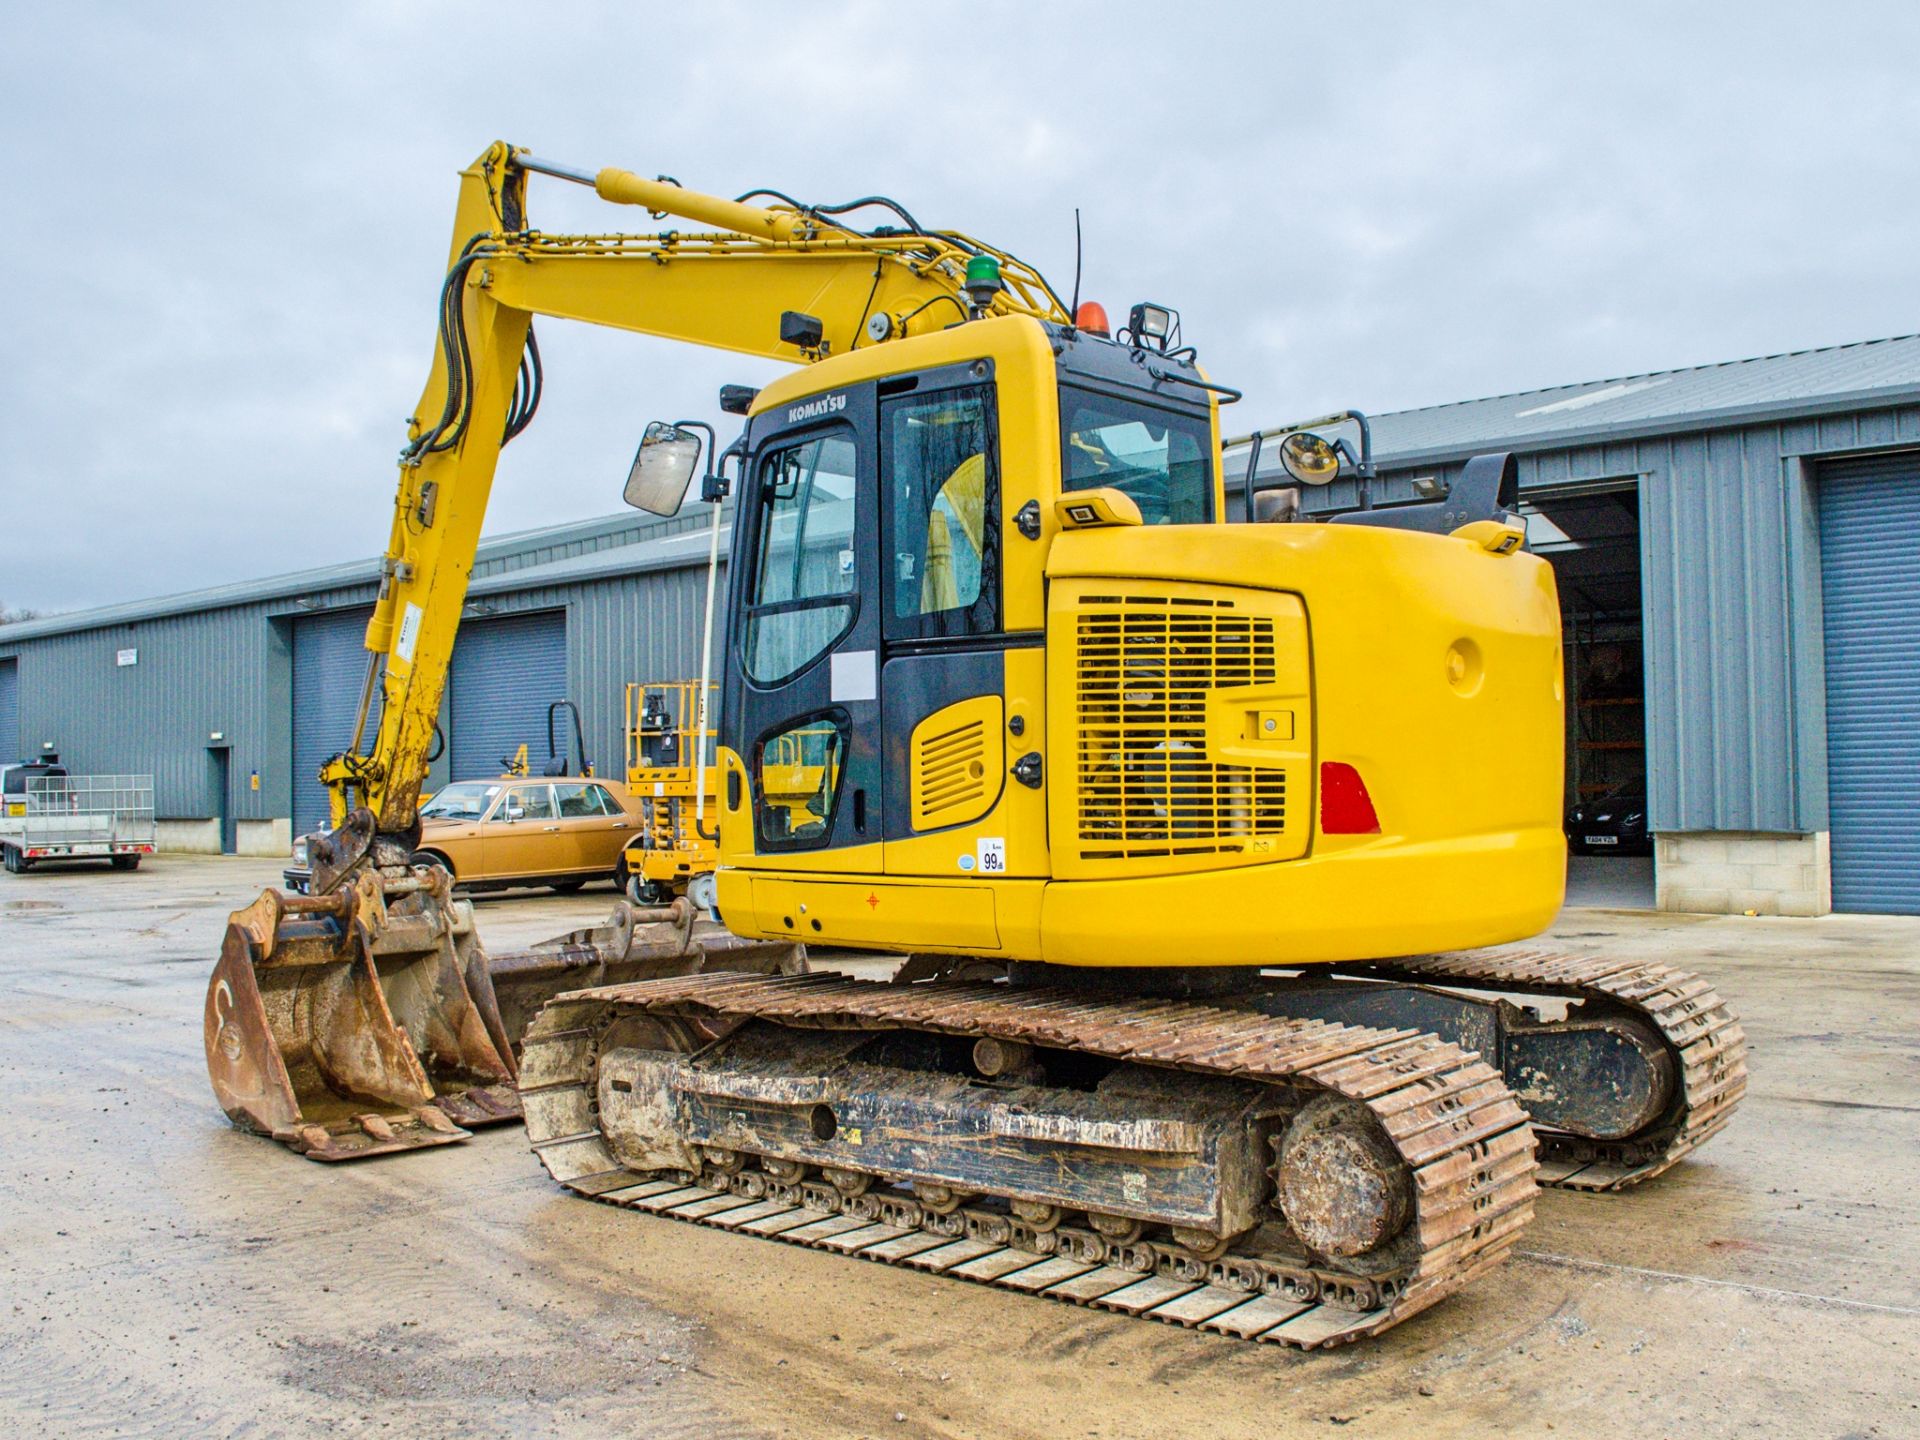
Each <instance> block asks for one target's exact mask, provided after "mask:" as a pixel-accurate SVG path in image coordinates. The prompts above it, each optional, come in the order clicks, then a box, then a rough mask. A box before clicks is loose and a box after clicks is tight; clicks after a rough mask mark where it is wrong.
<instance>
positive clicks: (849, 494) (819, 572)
mask: <svg viewBox="0 0 1920 1440" xmlns="http://www.w3.org/2000/svg"><path fill="white" fill-rule="evenodd" d="M857 459H858V455H857V452H856V450H855V446H854V442H853V436H852V434H851V433H850V432H847V431H833V432H830V433H828V434H824V435H816V436H813V437H812V438H810V439H806V440H801V441H799V442H797V443H795V444H792V445H783V446H781V447H780V448H778V449H776V450H773V451H770V452H769V453H768V454H767V456H766V457H765V459H763V460H762V461H761V463H760V471H759V476H758V481H757V484H758V491H757V494H758V509H759V513H758V515H757V517H756V529H755V538H756V542H757V545H758V548H759V555H758V556H757V558H756V560H755V562H754V568H753V572H752V580H751V583H750V585H749V587H748V592H747V603H748V605H749V607H750V608H751V613H750V615H749V618H748V621H747V634H746V669H747V674H748V675H750V676H751V677H752V678H753V679H754V680H755V681H757V682H759V683H761V684H778V683H780V682H781V681H784V680H786V679H789V678H791V677H792V676H794V675H796V674H798V673H799V672H800V671H801V670H803V669H805V668H806V667H807V666H808V665H809V664H811V663H812V662H813V661H814V660H816V659H818V658H819V657H820V656H821V655H823V654H824V653H826V651H828V650H829V649H831V648H832V647H833V644H834V642H835V641H836V640H838V639H839V638H840V637H841V636H842V635H844V634H845V633H846V631H847V628H848V627H849V626H850V625H852V624H853V616H854V599H853V595H854V586H855V581H856V575H855V566H854V549H853V535H854V521H855V503H856V502H855V475H856V473H857V471H856V463H857Z"/></svg>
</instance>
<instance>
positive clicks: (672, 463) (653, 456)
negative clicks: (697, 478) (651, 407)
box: [621, 420, 700, 515]
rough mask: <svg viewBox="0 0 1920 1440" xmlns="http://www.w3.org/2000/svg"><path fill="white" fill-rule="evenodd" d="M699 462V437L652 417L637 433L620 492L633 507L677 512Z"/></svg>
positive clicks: (668, 512) (651, 512)
mask: <svg viewBox="0 0 1920 1440" xmlns="http://www.w3.org/2000/svg"><path fill="white" fill-rule="evenodd" d="M699 462H700V437H699V436H698V435H695V434H692V433H691V432H689V431H686V430H683V429H681V428H680V427H679V426H677V425H669V424H667V423H666V422H665V421H662V420H655V421H652V422H651V423H649V424H648V426H647V431H646V434H644V435H642V436H641V437H640V449H639V452H638V453H637V454H635V455H634V457H633V468H632V469H630V470H629V471H628V472H627V484H626V489H625V490H624V491H622V492H621V493H622V495H623V496H624V498H625V499H626V502H627V504H629V505H631V506H633V508H634V509H636V510H645V511H647V512H648V513H650V514H653V515H678V514H679V513H680V505H681V503H682V502H683V501H684V500H685V499H686V498H687V486H689V485H691V484H692V483H693V471H694V467H695V466H696V465H698V464H699Z"/></svg>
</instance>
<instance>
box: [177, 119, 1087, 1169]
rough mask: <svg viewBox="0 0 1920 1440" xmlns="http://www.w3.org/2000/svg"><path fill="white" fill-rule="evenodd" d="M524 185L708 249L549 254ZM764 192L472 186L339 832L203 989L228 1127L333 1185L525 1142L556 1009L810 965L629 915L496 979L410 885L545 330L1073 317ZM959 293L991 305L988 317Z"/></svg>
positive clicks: (443, 898) (1048, 295)
mask: <svg viewBox="0 0 1920 1440" xmlns="http://www.w3.org/2000/svg"><path fill="white" fill-rule="evenodd" d="M533 174H544V175H547V176H550V177H554V178H558V179H561V180H565V181H571V182H574V183H577V184H582V185H588V186H591V187H592V188H593V189H594V190H595V191H596V192H597V193H598V194H599V195H600V196H601V197H602V198H603V199H606V200H608V201H610V202H612V203H615V204H622V205H635V206H641V207H645V208H646V209H647V210H648V211H649V212H650V213H651V214H652V215H653V216H654V217H655V218H657V219H665V218H667V217H668V216H674V217H678V218H680V219H683V220H686V221H689V222H692V223H693V224H696V225H701V226H706V227H710V228H707V229H703V230H699V231H685V232H682V231H679V230H674V229H666V230H663V231H660V232H658V233H654V234H641V235H628V234H593V235H549V234H545V233H543V232H541V231H539V230H536V229H534V228H532V226H531V224H530V223H529V219H528V214H527V184H528V177H529V176H530V175H533ZM765 193H766V195H767V196H768V198H771V199H773V200H774V201H775V202H776V203H774V204H773V205H768V206H763V205H756V204H752V203H749V202H748V200H745V199H743V200H725V199H720V198H717V197H714V196H710V195H700V194H697V193H695V192H693V191H690V190H686V189H683V188H681V187H680V186H679V185H677V184H675V183H674V182H672V181H668V180H646V179H642V178H641V177H639V176H636V175H633V174H630V173H628V172H627V171H624V170H603V171H601V172H599V173H598V174H597V175H590V174H587V173H585V172H582V171H577V170H572V169H569V168H567V167H565V166H559V165H553V164H550V163H548V162H545V161H541V160H538V159H535V158H534V157H532V156H530V155H528V154H527V153H526V152H524V151H520V150H515V149H514V148H513V147H511V146H508V145H505V144H496V145H493V146H490V147H489V148H488V149H487V151H486V153H485V154H483V155H482V156H481V157H480V158H479V159H478V160H476V161H475V162H474V163H473V164H472V165H471V166H469V167H468V168H467V169H466V170H465V171H464V172H462V174H461V177H460V197H459V203H458V207H457V209H456V212H455V220H454V230H453V244H452V248H451V251H450V255H449V260H448V268H447V274H446V278H445V280H444V282H443V284H442V286H441V293H440V308H439V338H438V343H437V345H436V346H435V349H434V357H433V368H432V371H431V373H430V375H429V377H428V380H427V385H426V389H425V391H424V392H423V393H422V395H421V397H420V403H419V405H418V407H417V408H416V409H415V411H414V414H413V416H412V418H411V419H410V420H409V422H408V426H407V444H406V447H405V448H404V449H403V450H402V452H401V456H400V481H399V486H398V489H397V492H396V494H395V497H394V509H393V526H392V531H391V533H390V536H389V538H388V542H387V548H386V553H385V555H384V557H383V559H382V561H381V583H380V594H379V599H378V600H377V602H376V603H375V606H374V612H373V616H372V618H371V620H370V621H369V622H368V625H367V635H366V644H367V650H368V652H369V657H368V658H369V664H368V670H367V678H366V682H365V688H364V690H363V692H362V695H361V700H360V709H359V720H358V722H357V724H356V726H355V733H354V736H353V739H352V743H351V744H350V745H349V746H348V748H347V749H346V750H345V751H344V752H343V753H341V754H339V755H336V756H334V757H333V758H332V759H331V760H329V761H328V762H327V764H326V765H325V767H324V768H323V769H322V772H321V778H322V779H323V780H325V781H326V783H327V785H328V787H329V791H330V808H331V818H332V826H331V829H330V831H329V833H327V834H324V835H318V836H314V837H313V838H312V839H311V841H310V842H309V845H308V858H309V861H310V863H311V865H312V870H313V881H312V886H311V889H312V893H311V894H310V895H308V896H284V895H281V894H280V893H279V892H277V891H271V890H270V891H267V892H266V893H265V894H263V895H262V896H261V897H260V898H259V900H257V901H256V902H255V903H254V904H252V905H250V906H248V907H247V908H246V909H244V910H240V911H236V912H235V913H234V915H233V916H232V917H231V919H230V920H229V923H228V926H227V933H226V938H225V941H224V942H223V944H222V947H221V955H220V960H219V962H218V964H217V965H216V966H215V968H214V973H213V976H212V978H211V980H210V982H209V985H208V990H207V1003H206V1010H205V1042H206V1053H207V1069H208V1075H209V1078H210V1079H211V1080H212V1082H213V1089H214V1093H215V1094H216V1095H217V1096H218V1098H219V1100H220V1104H221V1107H222V1108H223V1109H224V1110H225V1111H226V1112H227V1114H228V1116H229V1117H230V1118H232V1119H233V1121H234V1122H235V1123H236V1124H238V1125H241V1126H243V1127H245V1128H247V1129H250V1130H256V1131H259V1132H262V1133H265V1134H270V1135H272V1136H274V1137H275V1138H276V1139H279V1140H281V1141H283V1142H284V1143H286V1144H288V1145H289V1146H291V1147H292V1148H294V1149H296V1150H298V1151H299V1152H300V1153H302V1154H305V1155H307V1156H310V1157H311V1158H314V1159H319V1160H345V1159H356V1158H360V1157H362V1156H366V1155H377V1154H381V1153H384V1152H387V1151H392V1150H403V1149H412V1148H416V1147H419V1146H423V1145H435V1144H441V1143H444V1142H446V1141H448V1140H453V1139H459V1138H460V1137H461V1136H463V1135H464V1134H465V1133H466V1130H465V1129H464V1128H462V1127H470V1126H474V1125H481V1124H487V1123H491V1122H494V1121H500V1120H511V1119H517V1118H518V1117H519V1114H520V1103H519V1097H518V1095H517V1094H516V1093H515V1091H514V1088H513V1080H514V1077H515V1074H516V1054H515V1052H516V1049H517V1044H516V1042H517V1039H518V1037H519V1035H520V1034H521V1032H522V1030H523V1029H524V1026H525V1023H526V1020H527V1018H528V1016H529V1015H530V1014H531V1013H532V1012H533V1011H534V1010H536V1009H537V1008H538V1007H539V1006H540V1005H541V1004H542V1003H544V1002H545V1001H546V1000H547V999H549V998H551V997H552V996H553V995H555V994H558V993H560V992H562V991H566V990H574V989H579V988H581V987H583V986H592V985H602V984H613V983H619V982H624V981H629V980H638V979H648V978H656V977H659V976H662V975H675V974H689V973H692V972H695V971H698V970H701V969H702V968H704V967H705V966H706V965H708V964H709V962H711V961H714V960H715V959H716V957H718V958H719V959H720V961H721V963H724V965H725V966H726V968H729V969H733V970H759V971H773V972H789V971H792V970H795V969H799V968H804V965H805V959H804V953H803V952H802V951H801V950H800V949H799V947H797V946H794V945H791V944H787V943H784V942H781V943H773V944H766V943H760V942H752V941H743V940H738V939H736V938H734V937H733V936H731V935H729V934H727V933H726V932H725V931H724V930H721V929H720V928H719V927H718V926H717V925H715V924H713V923H712V922H711V921H709V920H705V919H702V918H700V917H699V916H697V915H696V913H695V912H694V910H693V909H692V907H690V906H689V905H688V904H687V902H686V901H684V900H681V901H677V902H675V904H674V905H672V906H669V907H661V908H659V909H656V910H651V911H645V910H642V911H634V910H631V909H629V908H628V907H627V906H625V905H624V904H622V905H620V906H619V907H617V908H616V910H615V912H614V916H613V918H612V920H611V921H610V922H609V923H608V924H606V925H604V926H600V927H597V928H595V929H592V930H584V931H578V932H575V933H573V934H571V935H567V936H562V937H560V938H559V939H557V940H554V941H551V942H548V943H547V944H544V945H540V946H536V947H535V948H534V949H533V950H530V951H527V952H525V953H523V954H518V955H496V956H491V957H489V956H488V955H487V954H486V953H485V952H484V951H483V950H482V949H481V947H480V945H479V940H478V936H477V934H476V933H475V929H474V925H473V916H472V911H471V907H470V906H469V905H468V904H467V902H465V901H463V900H460V899H457V898H456V897H455V896H454V895H453V893H452V879H451V877H450V876H448V875H447V873H446V872H445V871H444V870H432V869H415V868H412V867H410V865H409V859H410V854H411V851H412V849H413V845H414V842H415V840H416V838H417V835H418V802H419V795H420V786H421V783H422V781H423V779H424V778H425V775H426V770H427V762H428V758H429V756H430V755H431V754H432V747H433V744H434V740H435V734H434V722H435V717H436V716H437V714H438V712H439V708H440V695H441V691H442V689H443V687H444V686H445V683H446V677H447V666H448V663H449V661H450V660H451V659H452V655H453V642H454V636H455V633H456V631H457V630H458V629H459V624H460V613H461V609H462V606H463V605H464V603H465V600H466V593H467V583H468V580H469V578H470V577H471V575H472V572H473V561H474V553H475V550H476V548H477V547H478V545H479V540H480V530H481V526H482V524H483V522H484V520H485V517H486V508H487V497H488V494H489V492H490V491H491V490H492V487H493V476H494V470H495V467H496V466H497V465H498V463H499V453H500V449H501V447H502V446H504V445H506V444H507V443H509V442H510V441H511V440H512V439H513V438H514V436H516V435H518V434H519V433H520V432H521V431H522V430H523V429H525V427H526V425H527V424H528V422H529V421H531V419H532V418H533V413H534V410H535V408H536V407H537V405H538V403H539V396H540V359H539V349H538V347H537V345H536V344H535V342H534V338H533V329H532V324H533V319H534V317H535V316H555V317H559V318H564V319H569V320H580V321H585V322H587V323H590V324H595V325H607V326H612V327H614V328H617V329H624V330H633V331H638V332H640V333H643V334H649V335H659V336H665V337H668V338H672V339H676V340H683V341H688V342H690V343H693V344H699V345H708V346H712V347H715V348H718V349H724V350H736V351H740V352H742V353H744V354H749V355H762V356H767V357H769V358H774V359H781V360H788V361H791V362H793V363H795V364H805V363H809V362H811V361H814V360H818V359H821V358H823V357H825V356H827V355H830V354H834V355H837V354H842V353H844V352H846V351H848V350H851V349H854V348H855V347H859V346H868V345H876V344H884V343H890V342H892V341H895V340H898V339H900V338H903V337H905V336H908V335H918V334H924V333H927V332H929V331H932V330H937V329H940V328H943V327H945V326H947V325H950V324H952V323H954V322H955V321H957V320H965V319H968V318H972V317H977V316H981V315H989V314H1028V315H1035V316H1039V317H1042V318H1045V319H1050V320H1062V321H1064V320H1065V319H1066V312H1065V309H1064V307H1062V306H1061V304H1060V302H1059V300H1058V298H1057V297H1056V296H1055V295H1054V294H1053V292H1052V291H1051V290H1050V289H1048V287H1047V285H1046V282H1045V281H1044V280H1043V279H1042V278H1041V277H1040V276H1039V274H1038V273H1037V272H1035V271H1034V270H1033V269H1032V268H1031V267H1029V266H1027V265H1025V264H1023V263H1021V262H1020V261H1019V260H1018V259H1016V258H1015V257H1014V256H1012V255H1009V254H1006V253H1005V252H1004V251H1000V250H996V249H994V248H993V247H992V246H989V245H985V244H983V243H981V242H980V241H977V240H972V239H969V238H968V237H966V236H964V235H959V234H956V233H953V232H947V231H930V230H926V229H924V228H922V227H921V226H920V225H919V224H918V222H917V221H915V220H914V219H913V217H912V216H911V215H909V214H908V213H907V212H906V211H905V210H903V209H901V208H900V207H899V206H898V205H895V204H893V202H891V201H884V200H879V199H872V198H870V199H866V200H859V201H855V202H853V203H852V204H850V205H846V206H836V207H818V208H809V207H806V206H802V205H799V204H796V203H794V202H792V201H790V200H788V199H786V198H785V197H782V196H777V195H773V194H772V193H771V192H765ZM750 198H752V197H750ZM876 206H877V207H880V208H883V209H885V210H888V211H890V212H891V213H890V214H889V216H888V218H889V220H897V221H898V222H899V223H898V224H889V225H887V226H884V227H882V228H877V229H874V230H871V231H861V230H858V229H855V228H853V227H852V225H851V224H850V223H849V222H848V221H847V220H846V219H845V218H844V217H846V216H848V215H850V214H852V213H854V212H856V211H861V210H866V209H869V208H871V207H876ZM969 281H977V282H979V283H978V284H977V286H976V288H974V289H973V290H971V291H970V289H969ZM988 281H991V283H990V284H989V283H986V282H988ZM789 312H791V313H789ZM376 687H378V689H377V690H376ZM376 693H377V694H379V695H380V697H381V701H382V704H381V709H380V720H379V724H378V727H377V729H376V730H374V732H373V733H372V734H371V735H369V734H368V733H367V727H368V721H369V718H370V716H371V714H372V710H373V703H372V702H373V698H374V696H375V694H376Z"/></svg>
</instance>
